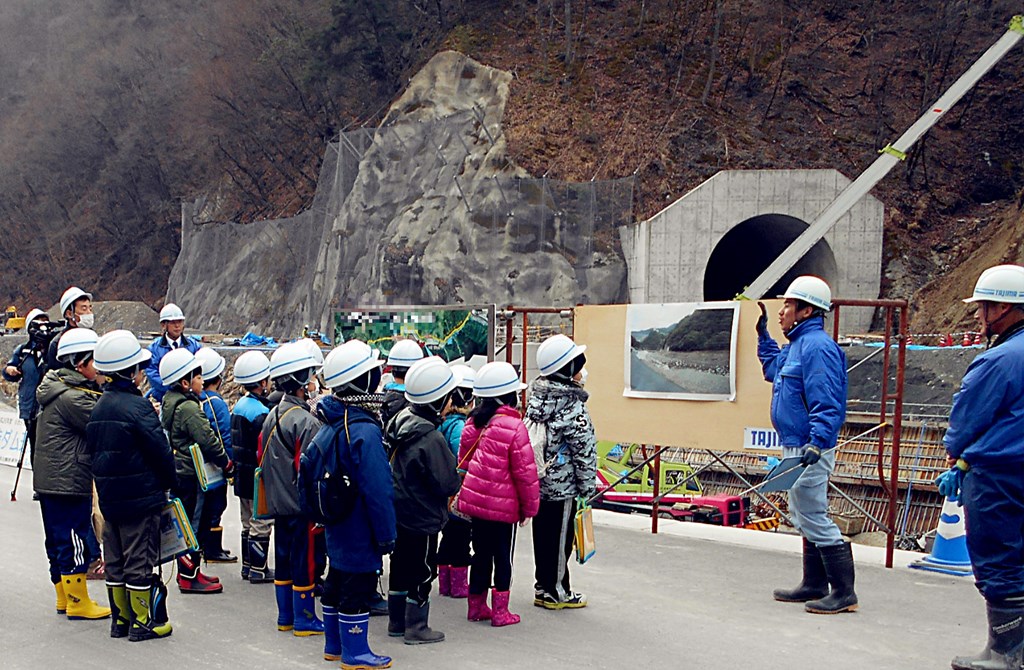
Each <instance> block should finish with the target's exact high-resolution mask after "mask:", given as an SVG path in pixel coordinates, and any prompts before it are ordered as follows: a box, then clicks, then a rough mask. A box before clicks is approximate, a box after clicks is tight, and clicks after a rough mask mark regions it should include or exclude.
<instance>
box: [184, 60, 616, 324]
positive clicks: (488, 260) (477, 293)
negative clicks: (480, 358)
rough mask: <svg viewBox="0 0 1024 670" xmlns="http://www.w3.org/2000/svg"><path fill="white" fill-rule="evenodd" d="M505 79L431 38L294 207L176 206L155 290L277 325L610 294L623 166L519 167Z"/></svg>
mask: <svg viewBox="0 0 1024 670" xmlns="http://www.w3.org/2000/svg"><path fill="white" fill-rule="evenodd" d="M510 80H511V75H510V74H509V73H507V72H502V71H500V70H496V69H493V68H489V67H486V66H484V65H481V64H480V63H477V62H476V61H473V60H471V59H469V58H467V57H465V56H463V55H461V54H459V53H455V52H452V51H446V52H442V53H440V54H438V55H437V56H435V57H434V58H433V59H431V60H430V62H429V63H427V65H426V66H425V67H424V68H423V69H422V70H421V71H420V72H419V73H418V74H417V75H416V76H415V77H414V78H413V79H412V80H411V81H410V83H409V87H408V89H407V90H406V92H405V94H404V95H403V96H402V97H401V98H400V99H399V100H398V101H397V102H395V103H394V104H393V105H392V107H391V109H390V111H389V112H388V114H387V115H386V117H385V119H384V121H383V122H382V123H381V125H380V127H378V128H377V129H375V130H374V131H357V132H356V133H346V134H343V135H342V137H341V140H340V142H339V143H338V144H336V145H331V146H330V147H329V148H328V150H327V152H326V157H325V160H324V165H323V168H322V170H321V176H320V184H319V188H318V191H317V196H316V198H315V200H314V203H313V206H312V207H311V208H310V209H309V210H307V211H306V212H304V213H303V214H301V215H299V216H297V217H293V218H291V219H280V220H275V221H268V222H258V223H253V224H248V225H244V226H243V225H239V224H213V223H207V224H203V223H199V222H201V221H202V220H203V219H204V218H205V216H206V214H207V213H208V212H207V210H209V209H211V207H210V205H208V204H206V203H197V204H196V205H195V206H190V207H188V208H186V213H185V216H184V217H183V219H184V220H183V233H182V251H181V254H180V255H179V258H178V261H177V262H176V264H175V266H174V269H173V271H172V273H171V278H170V282H169V285H168V299H169V300H174V301H176V302H178V304H180V305H181V306H182V307H183V308H184V309H185V310H186V314H188V315H189V318H190V319H191V320H196V319H198V323H199V324H200V325H201V326H204V327H205V326H207V325H212V324H214V323H220V324H222V325H223V326H224V327H225V328H226V329H230V330H242V329H244V328H250V327H255V328H261V329H265V330H268V331H272V332H273V331H276V332H281V331H287V332H288V333H291V331H293V330H295V329H296V327H297V326H301V324H302V323H310V324H311V325H319V326H320V327H321V328H326V327H327V326H328V324H329V323H330V322H331V320H332V317H333V312H334V310H335V309H337V308H339V307H352V306H360V305H362V306H366V305H389V304H390V305H435V304H462V303H465V304H479V303H497V304H500V305H504V304H510V303H515V304H521V305H552V306H563V305H565V306H569V305H573V304H576V303H581V302H585V303H606V302H621V301H624V300H625V297H626V295H625V277H626V268H625V263H624V261H623V259H622V255H621V251H620V250H619V249H618V248H617V247H616V245H617V238H616V235H615V234H614V230H615V226H617V225H622V224H624V223H626V222H628V221H629V220H630V215H631V204H632V180H631V179H626V180H617V181H612V182H592V183H586V184H566V183H563V182H553V181H550V180H545V179H530V178H528V177H527V175H526V174H525V172H524V171H523V170H522V169H520V168H518V167H517V166H516V165H515V164H514V163H513V162H512V161H511V160H510V159H509V157H508V154H507V148H506V142H505V137H504V135H503V133H502V130H501V119H502V116H503V115H504V112H505V104H506V101H507V98H508V86H509V82H510ZM213 268H217V270H216V271H215V272H214V271H211V269H213Z"/></svg>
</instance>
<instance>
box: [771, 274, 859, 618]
mask: <svg viewBox="0 0 1024 670" xmlns="http://www.w3.org/2000/svg"><path fill="white" fill-rule="evenodd" d="M782 298H783V299H784V302H783V305H782V309H781V310H779V325H780V326H782V332H783V333H785V335H786V338H787V339H788V340H789V344H787V345H786V346H784V347H782V348H781V349H780V348H779V345H778V343H776V342H775V340H773V339H772V338H771V336H770V335H769V334H768V315H767V313H766V312H765V308H764V305H761V318H760V319H758V321H757V335H758V343H757V356H758V358H759V359H761V368H762V369H763V371H764V378H765V380H766V381H770V382H771V383H772V424H774V426H775V430H776V432H778V434H779V440H780V442H781V444H782V456H783V458H793V457H800V461H801V465H803V467H804V472H803V473H802V474H801V475H800V478H799V479H797V480H796V483H795V484H793V486H792V488H791V489H790V490H789V511H790V514H791V516H792V519H793V523H794V525H795V526H796V528H797V530H799V531H800V534H801V535H802V536H803V568H804V570H803V581H801V582H800V584H799V585H798V586H797V587H796V588H794V589H776V590H775V592H774V593H773V596H774V598H775V599H776V600H780V601H782V602H801V603H805V604H804V609H805V610H806V611H808V612H811V613H813V614H838V613H840V612H852V611H854V610H856V609H857V594H856V593H854V590H853V582H854V564H853V551H852V549H851V547H850V544H849V543H848V542H846V541H845V540H844V539H843V535H842V533H840V532H839V528H838V527H837V526H836V524H835V523H834V522H833V521H832V519H831V518H829V516H828V478H829V476H830V475H831V474H832V470H833V469H834V468H835V464H836V451H835V446H836V442H837V440H838V437H839V429H840V428H841V427H842V425H843V421H844V419H845V418H846V386H847V378H846V357H845V356H844V355H843V352H842V350H841V349H840V348H839V345H837V344H836V343H835V341H834V340H833V339H832V338H831V337H829V335H828V333H826V332H825V312H827V311H829V310H831V309H832V290H831V289H830V288H829V286H828V284H826V283H825V282H824V281H823V280H822V279H820V278H818V277H813V276H803V277H797V278H796V279H794V280H793V283H791V284H790V285H789V288H788V289H786V293H785V294H784V295H783V296H782ZM830 587H831V589H830Z"/></svg>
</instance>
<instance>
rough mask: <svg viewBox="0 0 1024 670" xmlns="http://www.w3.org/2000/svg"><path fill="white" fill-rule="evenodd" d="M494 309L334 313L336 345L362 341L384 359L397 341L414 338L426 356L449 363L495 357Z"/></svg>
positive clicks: (459, 308) (484, 307) (488, 307)
mask: <svg viewBox="0 0 1024 670" xmlns="http://www.w3.org/2000/svg"><path fill="white" fill-rule="evenodd" d="M493 323H494V307H493V306H490V305H485V306H480V307H461V306H460V307H458V308H445V307H395V308H381V307H374V308H366V309H351V310H343V311H337V312H335V313H334V343H335V344H341V343H342V342H345V341H347V340H351V339H359V340H362V341H364V342H366V343H367V344H369V345H370V346H371V347H373V348H374V349H379V350H380V352H381V356H382V357H385V356H387V354H388V352H389V351H391V347H392V345H393V344H394V343H395V342H397V341H398V340H402V339H411V340H415V341H416V342H418V343H419V344H420V345H421V346H423V348H424V350H425V352H426V354H427V355H430V356H440V357H441V358H443V359H444V360H446V361H456V360H464V361H468V360H470V359H471V358H473V356H484V357H488V358H489V357H491V356H493V351H492V349H493V346H494V337H493V331H494V328H493Z"/></svg>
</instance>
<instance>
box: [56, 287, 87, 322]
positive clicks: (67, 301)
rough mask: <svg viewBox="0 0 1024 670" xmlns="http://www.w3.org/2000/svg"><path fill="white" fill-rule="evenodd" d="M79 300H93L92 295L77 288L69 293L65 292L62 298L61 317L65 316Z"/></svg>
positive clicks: (71, 289) (73, 288) (69, 290)
mask: <svg viewBox="0 0 1024 670" xmlns="http://www.w3.org/2000/svg"><path fill="white" fill-rule="evenodd" d="M79 298H88V299H89V300H92V293H86V292H85V291H83V290H82V289H80V288H78V287H77V286H72V287H71V288H69V289H68V290H67V291H64V295H62V296H61V297H60V313H61V316H63V315H64V312H66V311H68V308H69V307H71V305H73V304H75V301H76V300H78V299H79Z"/></svg>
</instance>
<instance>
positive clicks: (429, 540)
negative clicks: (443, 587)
mask: <svg viewBox="0 0 1024 670" xmlns="http://www.w3.org/2000/svg"><path fill="white" fill-rule="evenodd" d="M458 382H459V378H458V376H457V373H456V372H453V371H452V370H451V368H449V367H448V365H447V364H445V362H444V361H442V360H441V359H440V358H437V357H436V356H432V357H430V358H426V359H423V360H421V361H418V362H416V363H414V364H413V366H412V367H411V368H410V369H409V373H408V375H407V376H406V378H405V396H406V398H407V399H408V400H409V402H410V405H409V406H408V407H406V408H405V409H403V410H402V411H401V412H399V413H398V415H397V416H396V417H395V418H394V419H393V420H392V421H391V423H390V424H388V425H387V426H386V427H385V433H386V434H387V436H388V440H389V442H390V444H391V446H392V447H393V449H394V454H393V456H392V459H391V467H392V471H393V473H394V487H395V519H396V523H397V526H398V537H397V539H396V540H395V551H394V553H393V554H392V555H391V572H390V575H389V577H390V580H389V584H388V588H389V591H388V606H389V610H390V612H389V613H390V616H391V621H390V623H389V625H388V634H389V635H394V636H396V637H397V636H398V635H402V636H404V638H405V643H406V644H425V643H430V642H441V641H443V640H444V633H442V632H440V631H435V630H432V629H431V628H430V627H429V626H428V625H427V620H428V618H429V614H430V583H431V581H433V579H434V574H435V573H436V571H437V534H438V533H439V532H440V531H441V529H442V528H443V527H444V525H445V522H446V521H447V520H448V498H449V497H451V496H453V495H455V493H456V492H457V491H458V490H459V485H460V480H459V475H458V473H457V472H456V470H455V466H456V462H455V456H454V455H453V454H452V452H451V449H450V448H449V447H448V443H447V441H446V440H445V439H444V436H443V435H441V433H440V432H439V431H438V430H437V428H438V426H440V425H441V411H442V410H443V409H444V408H445V406H446V405H447V404H448V402H449V399H450V396H451V393H452V391H454V390H455V387H456V386H457V385H458ZM403 601H405V607H404V610H405V611H404V614H405V616H404V618H403V617H402V615H401V612H402V609H403V608H402V602H403Z"/></svg>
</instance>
